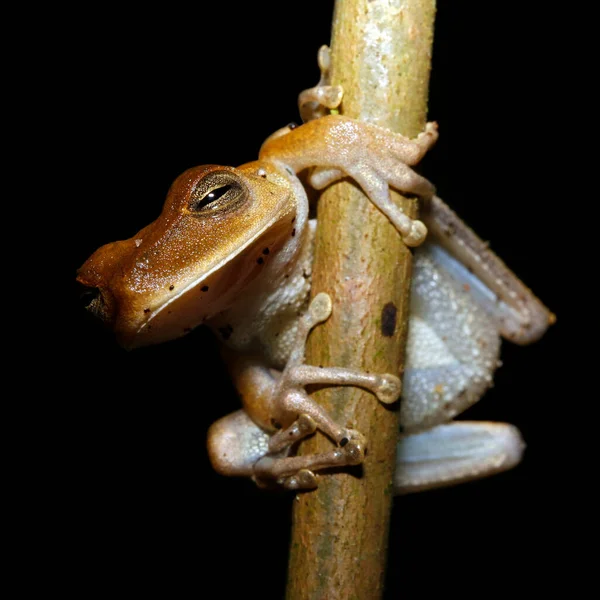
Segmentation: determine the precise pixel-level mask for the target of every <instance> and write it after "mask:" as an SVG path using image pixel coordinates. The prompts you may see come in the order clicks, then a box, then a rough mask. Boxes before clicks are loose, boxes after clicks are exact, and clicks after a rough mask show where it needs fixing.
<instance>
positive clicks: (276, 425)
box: [271, 419, 281, 429]
mask: <svg viewBox="0 0 600 600" xmlns="http://www.w3.org/2000/svg"><path fill="white" fill-rule="evenodd" d="M271 425H273V427H275V429H281V423H278V422H277V421H276V420H275V419H271Z"/></svg>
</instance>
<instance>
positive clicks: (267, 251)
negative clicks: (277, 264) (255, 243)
mask: <svg viewBox="0 0 600 600" xmlns="http://www.w3.org/2000/svg"><path fill="white" fill-rule="evenodd" d="M269 252H271V251H270V250H269V249H268V248H265V249H264V250H263V254H265V255H266V254H269Z"/></svg>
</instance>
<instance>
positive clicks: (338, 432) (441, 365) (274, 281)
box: [78, 48, 552, 493]
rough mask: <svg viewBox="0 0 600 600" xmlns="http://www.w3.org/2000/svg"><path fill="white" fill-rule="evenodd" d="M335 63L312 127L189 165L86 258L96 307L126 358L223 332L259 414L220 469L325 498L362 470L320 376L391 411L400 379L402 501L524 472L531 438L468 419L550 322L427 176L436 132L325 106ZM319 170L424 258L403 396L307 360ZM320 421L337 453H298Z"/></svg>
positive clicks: (214, 448)
mask: <svg viewBox="0 0 600 600" xmlns="http://www.w3.org/2000/svg"><path fill="white" fill-rule="evenodd" d="M319 64H320V67H321V72H322V76H321V81H320V82H319V85H317V86H316V87H315V88H312V89H311V90H306V91H305V92H303V93H302V94H301V95H300V105H301V114H302V116H303V119H304V121H305V123H304V124H303V125H301V126H294V125H289V126H287V127H284V128H282V129H280V130H279V131H277V132H275V133H274V134H273V135H271V136H270V137H269V138H268V139H267V140H266V141H265V142H264V144H263V146H262V147H261V149H260V152H259V156H258V160H256V161H253V162H249V163H246V164H244V165H241V166H239V167H236V168H234V167H228V166H217V165H204V166H199V167H195V168H192V169H189V170H187V171H185V172H184V173H183V174H182V175H180V176H179V177H178V178H177V179H176V181H175V182H174V183H173V184H172V186H171V189H170V191H169V193H168V196H167V199H166V202H165V205H164V208H163V211H162V213H161V215H160V216H159V217H158V219H157V220H156V221H154V222H153V223H151V224H150V225H148V226H146V227H145V228H143V229H142V230H141V231H139V232H138V233H137V234H136V235H134V236H133V237H131V238H130V239H128V240H124V241H117V242H113V243H110V244H107V245H105V246H102V247H101V248H99V249H98V250H97V251H96V252H95V253H94V254H93V255H92V256H91V257H90V258H89V259H88V260H87V261H86V262H85V263H84V265H83V266H82V267H81V268H80V269H79V272H78V280H79V281H80V282H81V283H82V284H84V285H85V286H86V287H87V288H88V291H89V293H90V296H89V297H90V302H89V305H88V308H89V310H91V311H92V312H93V313H95V314H96V315H97V316H98V317H100V318H101V319H102V320H104V321H105V322H106V323H107V324H108V325H109V326H110V327H111V328H112V329H113V330H114V331H115V333H116V336H117V339H118V341H119V342H120V344H121V345H123V346H124V347H126V348H136V347H139V346H143V345H148V344H156V343H160V342H163V341H166V340H170V339H173V338H177V337H179V336H182V335H185V334H186V333H187V332H189V331H191V330H192V329H193V328H194V327H197V326H199V325H202V324H206V325H208V326H209V327H211V328H212V329H213V330H214V331H215V333H216V335H217V336H218V337H219V338H220V339H221V341H222V344H223V347H224V351H223V354H224V357H225V360H226V361H227V363H228V366H229V369H230V372H231V375H232V378H233V380H234V383H235V385H236V387H237V389H238V391H239V393H240V397H241V399H242V405H243V408H242V410H239V411H236V412H234V413H232V414H230V415H227V416H225V417H223V418H222V419H220V420H219V421H217V422H216V423H214V424H213V425H212V427H211V428H210V430H209V435H208V452H209V455H210V458H211V461H212V464H213V466H214V467H215V469H216V470H217V471H219V472H221V473H223V474H225V475H239V476H247V477H252V478H253V479H254V480H255V481H256V482H257V483H258V484H259V485H273V484H275V485H280V486H283V487H284V488H287V489H310V488H314V487H315V486H316V485H317V477H316V475H315V472H317V471H319V470H321V469H324V468H327V467H332V466H340V467H343V466H345V465H354V464H359V463H360V462H362V461H363V459H364V456H365V449H366V440H365V438H364V437H363V435H362V434H361V433H360V432H358V431H355V430H352V429H349V428H347V427H345V426H344V424H342V423H336V422H335V421H334V420H333V419H332V418H331V417H330V416H329V415H328V414H327V413H326V412H325V411H324V410H323V409H322V408H321V407H320V406H319V405H318V404H316V403H315V402H314V401H313V400H312V399H311V397H310V396H309V395H308V394H307V393H306V391H305V389H304V388H305V386H306V385H308V384H315V383H318V384H326V385H353V386H360V387H363V388H365V389H367V390H370V391H371V392H372V393H373V395H374V396H375V397H376V398H377V400H378V401H381V402H385V403H393V402H395V401H396V400H397V399H398V398H399V395H400V392H401V387H402V394H403V401H402V405H401V408H400V411H401V423H402V427H403V434H402V438H401V441H400V444H399V447H398V468H397V475H396V481H395V486H396V492H397V493H408V492H413V491H418V490H423V489H430V488H433V487H437V486H441V485H449V484H452V483H458V482H461V481H465V480H470V479H474V478H477V477H481V476H484V475H489V474H492V473H495V472H498V471H501V470H504V469H507V468H510V467H511V466H513V465H515V464H517V463H518V462H519V460H520V457H521V453H522V450H523V442H522V440H521V437H520V434H519V432H518V431H517V430H516V428H514V427H512V426H511V425H507V424H498V423H478V422H460V421H453V418H454V417H455V416H457V415H458V414H460V413H461V412H462V411H464V410H465V409H466V408H467V407H469V406H470V405H472V404H473V403H474V402H476V401H477V400H478V399H479V398H480V397H481V396H482V394H483V393H484V392H485V390H486V389H487V388H488V387H489V386H490V385H491V383H492V376H493V373H494V370H495V368H496V367H497V366H498V355H499V347H500V335H502V336H504V337H506V338H508V339H510V340H512V341H514V342H517V343H528V342H531V341H533V340H535V339H537V338H539V337H540V336H541V335H542V333H543V332H544V331H545V329H546V327H547V326H548V324H549V323H550V322H551V320H552V315H551V313H549V311H548V310H547V309H546V308H545V307H544V306H543V305H542V304H541V302H540V301H539V300H537V298H535V296H534V295H533V294H532V293H531V292H530V291H529V290H528V289H527V288H526V287H525V286H524V285H523V284H522V283H521V282H520V281H519V280H518V279H517V278H516V277H515V276H514V275H513V273H511V271H510V270H509V269H508V268H507V267H506V266H505V265H504V264H503V263H502V261H501V260H500V259H499V258H498V257H497V256H496V255H495V254H494V253H493V252H492V251H491V250H489V248H487V246H486V244H484V243H483V242H482V241H481V240H480V239H479V238H478V237H477V236H476V235H475V233H474V232H473V231H472V230H470V229H469V228H468V227H467V226H466V225H465V224H464V223H463V222H462V221H461V220H460V219H459V218H458V216H457V215H456V214H455V213H454V212H453V211H452V210H451V209H450V208H449V207H448V206H447V205H446V204H445V203H444V202H443V201H442V200H441V199H440V198H439V197H437V196H436V195H435V189H434V186H433V185H432V184H431V183H430V182H429V181H428V180H426V179H425V178H423V177H422V176H421V175H419V174H418V173H416V172H415V171H414V170H413V169H412V167H413V166H415V165H416V164H418V162H419V161H420V160H421V158H422V157H423V156H424V155H425V153H426V152H427V151H428V150H429V148H430V147H431V146H432V145H433V144H434V143H435V141H436V139H437V137H438V128H437V125H436V124H435V123H428V124H427V126H426V127H425V130H424V131H423V132H422V133H421V134H420V135H419V136H418V137H417V138H415V139H407V138H406V137H404V136H402V135H400V134H397V133H393V132H391V131H388V130H385V129H382V128H380V127H378V126H376V125H372V124H367V123H361V122H358V121H355V120H352V119H350V118H347V117H344V116H342V115H339V114H327V113H328V112H329V110H330V109H333V108H335V107H337V106H338V105H339V103H340V101H341V97H342V90H341V89H340V88H338V87H335V86H331V85H330V82H329V55H328V52H327V50H326V48H323V49H321V51H320V53H319ZM309 168H312V171H311V172H310V175H309V181H310V183H311V185H312V186H314V187H315V188H317V189H322V188H324V187H326V186H327V185H329V184H330V183H332V182H333V181H335V180H337V179H339V178H341V177H350V178H352V179H353V180H354V181H355V182H356V183H357V184H358V185H360V187H361V188H362V189H363V190H364V192H365V193H366V195H367V196H368V197H369V199H370V200H371V202H373V204H374V205H375V206H376V207H377V208H378V209H379V210H381V212H382V213H383V214H384V215H385V216H386V217H387V218H388V219H389V220H390V222H391V223H392V224H393V225H394V227H395V228H396V229H397V230H398V232H399V234H400V235H401V236H402V239H403V240H404V242H405V243H406V244H407V245H409V246H411V247H414V248H415V252H414V269H413V270H414V275H413V282H412V299H411V315H410V323H409V336H408V342H407V344H408V345H407V361H406V363H407V364H406V369H405V372H404V374H403V381H402V386H401V382H400V379H399V377H398V376H397V375H396V374H390V373H388V374H386V373H375V374H374V373H366V372H362V371H358V370H355V369H347V368H342V367H327V368H322V367H319V366H311V365H307V364H305V363H304V348H305V343H306V340H307V337H308V335H309V333H310V331H311V329H312V328H314V327H315V326H317V325H318V324H319V323H321V322H323V321H325V320H326V319H327V318H328V317H329V315H330V313H331V310H332V302H331V298H330V297H329V295H328V294H327V290H322V291H320V293H318V294H316V295H315V296H314V298H313V299H312V301H310V302H309V295H310V291H311V290H310V287H311V265H312V259H313V239H314V231H315V226H316V221H315V220H314V219H310V218H309V202H308V199H307V195H306V191H305V188H304V186H303V184H302V183H301V182H300V179H299V178H298V173H300V172H303V171H305V170H306V169H309ZM390 186H391V187H393V188H395V189H397V190H400V191H402V192H404V193H408V194H414V195H416V196H418V197H419V198H421V199H422V211H421V214H422V217H421V218H422V220H413V219H411V218H409V217H408V216H407V215H406V214H404V213H403V212H402V211H401V210H400V209H399V208H398V207H397V206H396V205H395V204H394V202H393V201H392V200H391V199H390V195H389V187H390ZM374 401H375V400H374ZM316 429H319V430H320V431H322V432H323V433H325V434H326V435H327V436H328V437H329V438H330V439H331V440H332V448H331V450H330V451H329V452H325V453H323V454H317V455H308V456H296V455H294V453H293V449H294V448H295V447H296V445H297V443H298V442H300V441H301V440H302V439H303V438H305V437H306V436H308V435H310V434H312V433H313V432H314V431H315V430H316Z"/></svg>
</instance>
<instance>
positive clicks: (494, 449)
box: [394, 421, 525, 494]
mask: <svg viewBox="0 0 600 600" xmlns="http://www.w3.org/2000/svg"><path fill="white" fill-rule="evenodd" d="M524 449H525V444H524V442H523V438H522V437H521V434H520V432H519V430H518V429H517V428H516V427H514V426H513V425H509V424H508V423H490V422H478V421H455V422H452V423H447V424H443V425H438V426H437V427H433V428H431V429H428V430H427V431H422V432H420V433H415V434H412V435H405V436H402V438H401V440H400V443H399V444H398V450H397V462H396V474H395V477H394V492H395V493H396V494H410V493H412V492H420V491H425V490H431V489H434V488H439V487H447V486H451V485H456V484H459V483H463V482H467V481H473V480H475V479H481V478H482V477H489V476H490V475H494V474H496V473H501V472H502V471H506V470H508V469H512V468H513V467H514V466H516V465H517V464H519V462H520V461H521V457H522V455H523V451H524Z"/></svg>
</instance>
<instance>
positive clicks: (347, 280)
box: [287, 0, 435, 600]
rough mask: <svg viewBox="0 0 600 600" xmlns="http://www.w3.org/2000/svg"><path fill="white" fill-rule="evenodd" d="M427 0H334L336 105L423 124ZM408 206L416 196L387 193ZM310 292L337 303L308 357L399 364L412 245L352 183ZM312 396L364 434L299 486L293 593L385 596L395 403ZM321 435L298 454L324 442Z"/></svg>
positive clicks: (323, 215)
mask: <svg viewBox="0 0 600 600" xmlns="http://www.w3.org/2000/svg"><path fill="white" fill-rule="evenodd" d="M434 15H435V1H434V0H370V1H369V0H338V1H337V2H336V7H335V13H334V22H333V30H332V43H331V49H332V78H333V83H334V84H341V85H342V86H343V88H344V101H343V105H342V111H341V112H342V113H343V114H345V115H348V116H351V117H354V118H357V119H360V120H363V121H370V122H372V123H377V124H378V125H380V126H382V127H387V128H389V129H392V130H394V131H398V132H400V133H403V134H404V135H407V136H410V137H414V136H416V135H417V134H418V133H419V132H421V131H422V130H423V129H424V126H425V122H426V113H427V93H428V84H429V71H430V60H431V47H432V41H433V21H434ZM392 194H393V197H394V198H395V200H396V201H397V202H398V203H399V204H400V205H401V206H402V207H403V209H404V210H405V211H406V212H407V213H408V214H409V215H410V216H413V217H414V216H416V208H417V207H416V202H415V201H414V200H408V199H405V198H402V197H401V196H400V195H398V194H396V193H395V192H392ZM318 223H319V225H318V229H317V242H316V256H315V264H314V270H313V283H312V290H313V294H316V293H318V292H327V293H329V294H330V295H331V297H332V300H333V314H332V316H331V317H330V319H329V320H328V321H327V322H326V323H325V324H324V325H322V326H320V327H318V328H317V329H316V330H315V331H314V332H313V334H312V335H311V339H310V342H309V346H308V352H307V363H308V364H315V365H324V366H344V367H355V368H362V369H365V370H367V371H371V372H380V373H384V372H387V373H398V372H400V373H401V372H402V369H403V364H404V346H405V341H406V333H407V317H408V308H409V303H408V301H409V291H410V274H411V253H410V251H409V250H408V249H407V248H406V246H404V244H403V243H402V241H401V240H400V236H399V234H398V232H397V231H396V230H395V229H394V228H393V226H392V225H391V224H390V223H389V222H388V221H387V219H386V218H385V217H384V216H383V215H382V214H381V213H380V212H379V211H378V210H377V209H376V208H375V207H374V206H373V205H372V204H371V203H370V202H369V200H368V199H367V198H366V197H365V196H364V195H363V194H362V192H361V191H360V190H359V189H357V187H356V186H355V185H354V183H353V182H350V181H343V182H340V183H337V184H335V185H333V186H331V187H330V188H329V189H328V190H327V191H326V192H325V193H324V194H323V195H322V196H321V199H320V201H319V207H318ZM314 397H315V398H316V399H317V400H318V402H319V403H320V404H322V405H323V406H324V407H325V408H326V409H327V410H328V411H329V412H330V414H331V415H332V416H333V417H334V418H335V419H336V420H337V421H338V422H339V423H340V424H342V425H345V426H348V427H352V428H355V429H358V430H359V431H360V432H361V433H363V434H364V435H366V436H367V440H368V454H367V457H366V460H365V462H364V464H363V465H362V467H360V468H357V469H356V470H355V471H353V472H352V471H349V470H344V472H336V473H327V474H324V475H322V476H321V477H319V488H318V489H317V490H316V491H314V492H310V493H305V494H300V495H298V497H297V502H295V503H294V504H295V506H294V511H293V523H294V524H293V531H292V544H291V550H290V565H289V579H288V590H287V598H288V600H299V599H305V598H310V599H321V598H328V599H330V600H333V599H336V598H339V599H347V598H360V599H361V600H368V599H376V598H380V597H381V594H382V592H383V582H384V574H385V562H386V554H387V535H388V525H389V518H390V511H391V504H392V479H393V473H394V467H395V460H396V445H397V443H398V434H399V426H398V411H397V410H390V409H389V408H386V407H385V406H384V405H382V404H380V403H378V402H377V400H376V399H375V397H374V396H373V395H371V394H369V393H367V392H364V391H362V390H359V389H357V388H332V389H324V390H320V391H318V392H316V393H315V395H314ZM330 449H331V441H330V440H328V439H327V438H325V437H324V436H322V435H321V434H317V435H316V436H314V438H313V439H311V440H308V441H306V442H304V443H303V444H302V447H301V451H302V453H314V452H325V451H328V450H330Z"/></svg>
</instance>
